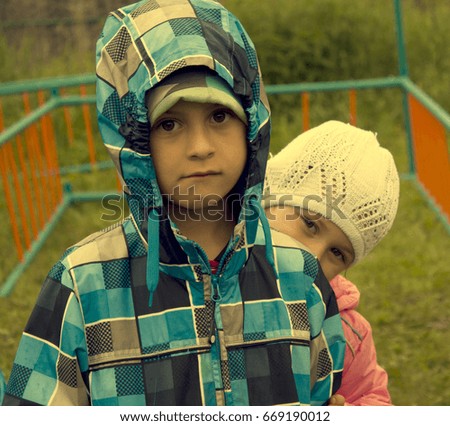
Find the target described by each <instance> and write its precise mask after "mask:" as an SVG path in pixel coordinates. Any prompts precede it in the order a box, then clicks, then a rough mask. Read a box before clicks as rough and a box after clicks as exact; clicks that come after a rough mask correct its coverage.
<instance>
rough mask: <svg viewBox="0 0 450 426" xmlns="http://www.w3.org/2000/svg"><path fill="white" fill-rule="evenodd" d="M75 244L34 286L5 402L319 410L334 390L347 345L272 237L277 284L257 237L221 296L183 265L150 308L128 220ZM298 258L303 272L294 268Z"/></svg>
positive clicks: (328, 306) (313, 272)
mask: <svg viewBox="0 0 450 426" xmlns="http://www.w3.org/2000/svg"><path fill="white" fill-rule="evenodd" d="M258 238H262V236H261V237H258ZM85 241H86V243H84V244H83V245H81V246H79V247H78V248H76V249H75V250H72V251H69V252H68V253H69V254H68V255H67V256H66V257H65V258H63V259H62V260H61V262H59V263H58V264H57V265H58V266H57V267H55V268H53V269H52V272H53V273H55V269H56V270H58V273H57V274H56V275H58V276H59V277H61V281H56V280H55V279H53V278H51V277H50V276H49V277H48V278H47V281H46V282H45V284H44V286H43V289H42V292H41V294H40V296H39V299H38V302H37V304H36V307H35V308H34V311H33V314H32V315H31V317H30V320H29V323H28V325H27V327H26V329H25V332H24V335H23V337H22V340H21V343H20V347H19V351H18V354H17V357H16V360H15V363H14V367H13V370H12V373H11V378H10V381H9V383H8V389H7V395H6V398H5V403H6V404H8V405H21V404H26V405H29V404H42V405H62V404H75V405H81V404H92V405H216V404H218V403H220V401H222V402H223V403H225V404H227V405H274V404H295V405H297V404H309V403H312V404H322V403H324V402H325V401H326V400H327V399H328V398H329V396H330V395H331V393H332V392H334V391H335V390H336V389H337V386H338V385H339V380H340V370H341V368H342V355H343V351H344V348H345V346H344V342H343V340H340V335H339V330H340V328H339V327H340V319H339V314H338V311H337V306H336V303H335V300H334V298H333V294H332V292H331V290H329V286H328V284H327V283H326V281H324V280H323V278H322V276H321V275H320V271H319V270H318V268H317V263H315V262H314V261H313V260H314V259H313V258H312V256H311V255H309V254H307V253H305V252H302V251H301V250H298V249H295V248H294V247H292V242H288V244H286V241H285V240H283V238H282V236H281V235H277V234H274V244H275V254H276V259H277V266H278V274H279V277H280V278H279V279H278V280H277V279H275V277H274V275H273V271H272V269H271V267H270V266H269V265H268V264H267V261H266V258H265V248H264V247H263V246H262V245H258V242H257V244H256V245H255V246H254V247H253V250H252V251H251V255H250V257H249V258H248V261H247V267H246V268H245V269H243V270H242V272H241V273H240V274H239V275H234V276H232V277H230V278H228V279H226V280H223V281H222V282H220V284H219V288H220V290H221V294H220V301H218V302H215V301H213V300H212V298H211V293H212V291H211V286H212V285H213V282H212V280H211V275H209V274H204V275H203V277H202V279H203V281H202V282H198V281H196V280H195V277H196V276H195V274H192V272H191V271H192V268H190V267H187V266H186V268H185V274H186V278H189V279H185V280H183V279H178V278H174V277H172V276H169V275H168V274H164V273H162V274H161V281H160V283H159V285H158V287H157V289H156V292H155V296H154V304H153V305H152V306H151V307H149V306H148V304H147V303H140V302H139V301H140V300H142V299H143V300H145V301H146V300H148V289H147V287H146V286H145V283H143V282H144V281H145V274H144V272H143V271H144V270H145V268H143V262H144V261H145V256H142V253H143V252H142V250H143V247H144V246H143V242H142V238H141V237H140V235H139V231H138V230H137V229H136V228H135V226H134V223H133V221H132V220H130V219H129V220H126V221H125V222H124V223H123V225H122V226H121V227H116V228H113V229H111V230H109V231H108V232H104V233H98V234H96V237H95V238H88V239H86V240H85ZM139 244H142V247H141V248H139ZM105 247H109V248H110V249H109V250H106V248H105ZM131 252H133V254H132V253H131ZM287 252H288V253H289V255H288V256H286V253H287ZM306 262H310V266H309V268H305V269H308V273H306V272H305V269H302V268H295V265H302V264H305V263H306ZM313 265H316V267H315V268H313V267H312V266H313ZM130 277H131V278H130ZM216 284H217V283H216ZM255 284H257V285H255ZM308 301H309V302H308ZM315 329H317V330H320V332H319V333H318V334H317V335H313V334H312V333H311V330H315ZM211 336H214V337H215V342H214V343H212V342H213V340H212V339H211ZM311 351H312V352H313V353H317V356H316V357H311V353H310V352H311ZM30 354H33V355H32V356H30ZM310 357H311V358H312V359H314V358H316V359H317V361H316V364H314V363H313V365H311V364H310ZM214 365H218V366H219V368H214ZM311 370H312V371H314V372H315V373H314V374H315V376H314V377H311V375H310V372H311ZM217 372H220V374H219V375H217ZM310 382H311V383H312V386H313V389H312V396H311V395H310V385H311V384H310ZM43 384H45V386H42V385H43ZM42 388H44V389H46V390H47V393H45V392H44V393H43V392H42ZM88 395H90V396H89V397H88ZM311 398H312V399H311Z"/></svg>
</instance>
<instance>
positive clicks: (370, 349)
mask: <svg viewBox="0 0 450 426" xmlns="http://www.w3.org/2000/svg"><path fill="white" fill-rule="evenodd" d="M330 284H331V286H332V288H333V290H334V292H335V294H336V298H337V303H338V306H339V311H340V314H341V318H342V326H343V328H344V335H345V337H346V340H347V346H346V349H345V358H344V371H343V373H342V384H341V387H340V388H339V391H338V392H337V393H338V394H339V395H342V396H343V397H344V398H345V405H392V401H391V397H390V395H389V391H388V388H387V384H388V376H387V373H386V371H385V370H383V369H382V368H381V367H380V366H379V365H378V363H377V354H376V351H375V343H374V341H373V338H372V329H371V327H370V324H369V322H368V321H367V320H366V319H365V318H364V317H363V316H362V315H361V314H359V313H358V312H356V307H357V306H358V303H359V290H358V289H357V288H356V286H355V285H354V284H353V283H352V282H350V281H349V280H347V279H346V278H344V277H343V276H341V275H337V276H336V277H335V278H333V279H332V280H331V282H330Z"/></svg>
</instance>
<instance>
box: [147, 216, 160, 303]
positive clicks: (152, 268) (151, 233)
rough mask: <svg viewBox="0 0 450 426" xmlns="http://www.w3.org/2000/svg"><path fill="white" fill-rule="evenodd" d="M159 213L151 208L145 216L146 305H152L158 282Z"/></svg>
mask: <svg viewBox="0 0 450 426" xmlns="http://www.w3.org/2000/svg"><path fill="white" fill-rule="evenodd" d="M159 219H160V218H159V215H158V212H157V211H156V210H155V209H154V208H152V209H150V210H149V212H148V218H147V243H148V250H147V273H146V281H147V288H148V291H149V300H148V306H152V303H153V293H154V292H155V290H156V287H157V286H158V282H159V225H160V222H159Z"/></svg>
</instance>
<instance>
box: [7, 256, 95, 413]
mask: <svg viewBox="0 0 450 426" xmlns="http://www.w3.org/2000/svg"><path fill="white" fill-rule="evenodd" d="M87 368H88V362H87V349H86V339H85V333H84V324H83V316H82V312H81V309H80V304H79V300H78V299H77V297H76V295H75V292H74V291H73V285H72V279H71V277H70V274H69V272H68V271H67V269H66V268H65V267H64V266H63V264H62V263H61V262H58V264H56V265H55V266H54V267H53V269H52V270H51V271H50V273H49V276H48V277H47V279H46V280H45V282H44V284H43V286H42V289H41V292H40V294H39V296H38V298H37V301H36V304H35V306H34V308H33V311H32V313H31V316H30V318H29V320H28V323H27V325H26V327H25V330H24V332H23V334H22V337H21V340H20V343H19V347H18V350H17V353H16V356H15V360H14V364H13V367H12V370H11V375H10V378H9V381H8V385H7V388H6V394H5V398H4V401H3V405H88V404H89V398H88V392H87V387H86V385H85V377H86V375H85V373H86V371H87Z"/></svg>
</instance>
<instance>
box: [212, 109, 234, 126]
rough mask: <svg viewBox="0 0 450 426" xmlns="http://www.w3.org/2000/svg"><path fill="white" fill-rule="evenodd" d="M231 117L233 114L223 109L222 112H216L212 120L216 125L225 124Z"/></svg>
mask: <svg viewBox="0 0 450 426" xmlns="http://www.w3.org/2000/svg"><path fill="white" fill-rule="evenodd" d="M230 116H231V113H230V112H229V111H228V110H224V109H221V110H217V111H214V113H213V115H212V118H213V120H214V121H215V122H216V123H223V122H224V121H226V120H227V118H229V117H230Z"/></svg>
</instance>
